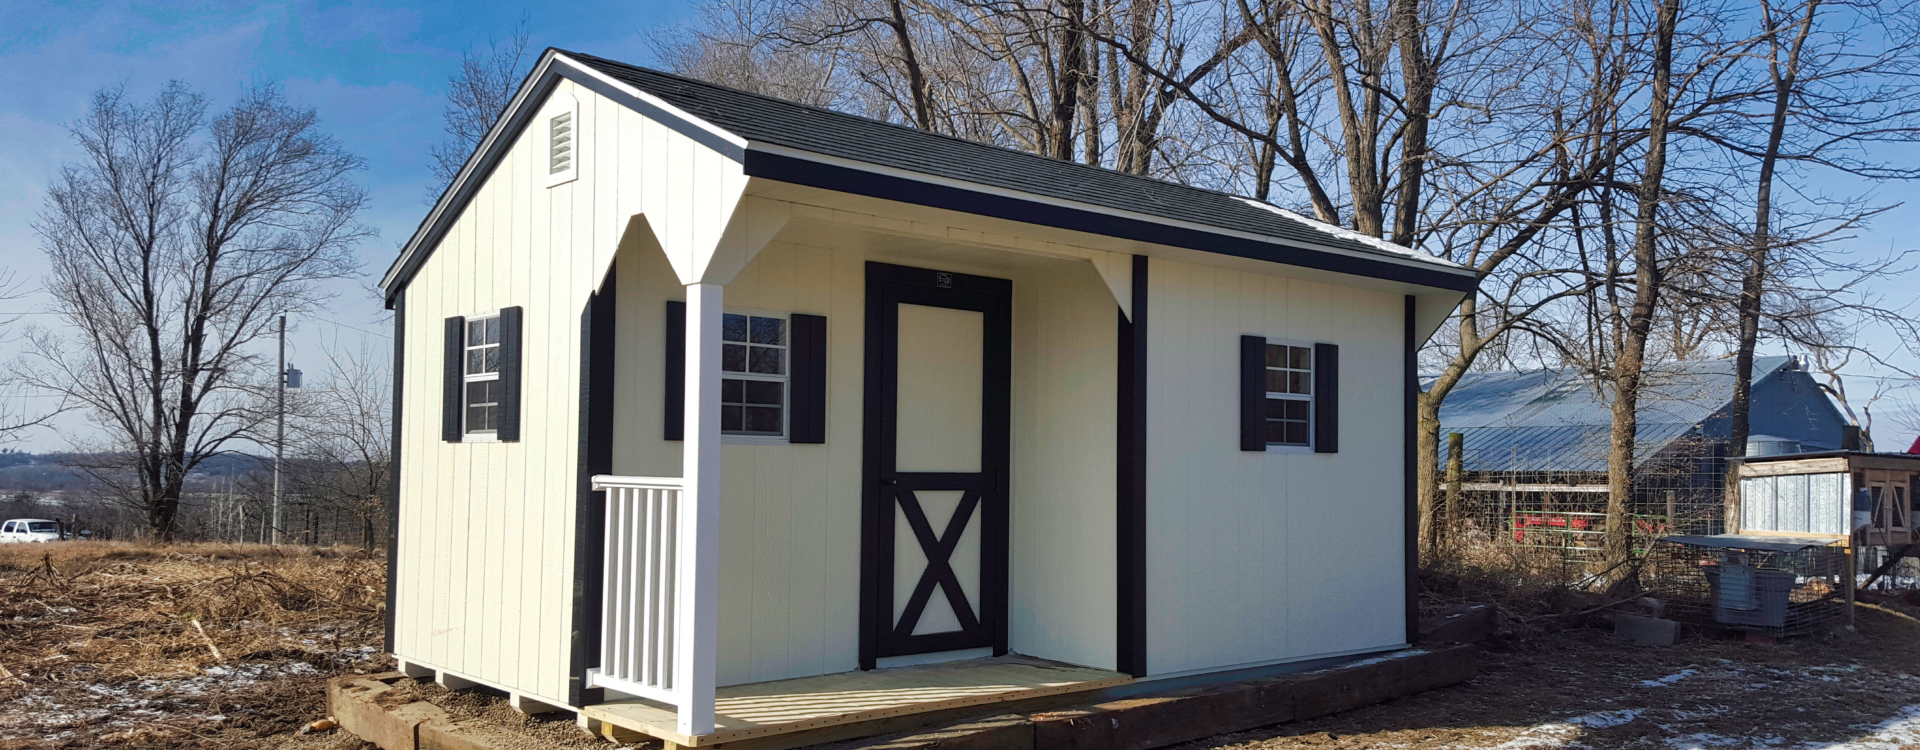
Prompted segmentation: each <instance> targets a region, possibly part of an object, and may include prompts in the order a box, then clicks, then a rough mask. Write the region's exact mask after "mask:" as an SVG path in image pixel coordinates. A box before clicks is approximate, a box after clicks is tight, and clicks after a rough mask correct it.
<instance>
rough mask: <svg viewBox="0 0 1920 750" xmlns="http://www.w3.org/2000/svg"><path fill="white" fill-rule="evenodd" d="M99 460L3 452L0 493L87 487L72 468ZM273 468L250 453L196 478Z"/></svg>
mask: <svg viewBox="0 0 1920 750" xmlns="http://www.w3.org/2000/svg"><path fill="white" fill-rule="evenodd" d="M89 458H92V459H93V460H94V461H97V460H98V459H99V457H98V456H97V454H83V453H29V452H26V451H16V450H11V449H0V491H11V492H62V491H67V490H77V489H81V488H84V487H86V485H87V477H86V475H85V474H82V473H81V472H79V471H78V470H76V469H74V468H72V466H71V464H72V463H75V462H86V461H87V460H88V459H89ZM269 466H271V460H270V459H266V458H261V457H257V456H250V455H246V454H236V455H225V456H216V457H214V458H210V459H208V460H206V461H203V462H201V464H200V466H198V467H196V468H195V469H194V472H193V475H194V476H196V477H202V478H211V477H231V476H242V475H246V474H250V473H253V472H255V471H260V470H263V469H266V468H267V467H269Z"/></svg>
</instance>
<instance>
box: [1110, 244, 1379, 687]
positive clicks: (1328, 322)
mask: <svg viewBox="0 0 1920 750" xmlns="http://www.w3.org/2000/svg"><path fill="white" fill-rule="evenodd" d="M1148 278H1149V283H1150V285H1151V286H1150V292H1149V297H1148V311H1149V314H1148V321H1149V324H1148V326H1149V334H1150V339H1149V342H1148V346H1147V353H1148V354H1147V355H1148V362H1147V378H1148V380H1147V388H1148V394H1147V409H1148V413H1147V565H1148V573H1147V611H1148V615H1147V639H1148V642H1147V662H1148V665H1147V666H1148V671H1149V672H1150V673H1152V674H1169V673H1176V672H1186V671H1190V670H1200V669H1211V668H1219V667H1228V666H1233V665H1241V664H1254V663H1262V662H1273V661H1282V660H1294V659H1305V658H1311V657H1315V656H1320V655H1331V654H1340V653H1350V652H1354V651H1360V650H1367V649H1377V648H1387V647H1392V646H1395V645H1399V644H1401V643H1404V642H1405V633H1404V629H1405V624H1404V623H1405V619H1404V617H1403V614H1402V613H1403V612H1404V610H1405V605H1404V588H1403V587H1402V585H1403V584H1402V582H1403V575H1402V571H1403V559H1404V558H1403V555H1402V545H1401V542H1402V539H1401V537H1402V533H1401V528H1402V526H1401V518H1402V515H1401V514H1402V507H1403V503H1404V485H1403V484H1402V481H1401V480H1402V478H1401V474H1402V473H1403V470H1402V454H1401V442H1402V439H1403V438H1402V435H1403V429H1404V424H1405V422H1404V421H1403V420H1404V415H1403V414H1402V398H1401V394H1402V393H1403V391H1402V390H1401V389H1402V387H1403V383H1402V381H1403V378H1404V376H1403V375H1402V368H1403V354H1404V350H1403V342H1402V316H1403V314H1404V309H1405V308H1404V306H1403V305H1404V303H1403V300H1402V298H1401V297H1399V296H1396V295H1391V294H1385V293H1380V292H1372V291H1365V290H1361V289H1355V288H1351V287H1343V286H1335V285H1330V284H1325V283H1318V282H1310V281H1303V280H1297V279H1291V278H1287V277H1282V276H1265V275H1258V274H1252V273H1246V272H1241V271H1232V270H1225V269H1217V268H1210V267H1207V266H1200V265H1194V264H1189V263H1178V262H1167V261H1160V260H1154V261H1152V263H1151V266H1150V268H1149V271H1148ZM1241 334H1254V335H1262V336H1267V337H1270V338H1287V339H1296V340H1301V341H1317V342H1328V343H1333V344H1338V345H1339V346H1340V452H1339V453H1338V454H1277V453H1276V454H1267V453H1243V452H1241V451H1240V450H1239V429H1240V428H1239V400H1238V394H1239V337H1240V335H1241Z"/></svg>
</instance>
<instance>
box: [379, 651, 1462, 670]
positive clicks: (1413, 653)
mask: <svg viewBox="0 0 1920 750" xmlns="http://www.w3.org/2000/svg"><path fill="white" fill-rule="evenodd" d="M369 648H371V647H369ZM1426 652H1427V650H1426V649H1423V648H1410V649H1406V650H1404V651H1395V652H1393V653H1390V654H1384V655H1381V656H1376V657H1373V658H1371V659H1361V660H1360V661H1352V662H1347V663H1345V664H1335V665H1333V666H1332V667H1331V669H1351V668H1353V667H1364V666H1367V665H1369V664H1379V663H1380V662H1383V661H1393V660H1394V659H1405V658H1407V657H1409V656H1419V655H1421V654H1424V653H1426Z"/></svg>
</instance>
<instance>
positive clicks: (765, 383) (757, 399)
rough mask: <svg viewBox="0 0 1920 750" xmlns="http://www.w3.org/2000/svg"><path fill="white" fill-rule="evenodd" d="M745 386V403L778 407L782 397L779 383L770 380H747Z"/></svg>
mask: <svg viewBox="0 0 1920 750" xmlns="http://www.w3.org/2000/svg"><path fill="white" fill-rule="evenodd" d="M746 386H747V398H746V402H747V403H749V404H773V405H775V406H778V405H780V397H781V395H782V394H781V393H780V391H782V390H783V388H782V387H781V384H780V383H776V382H773V381H770V380H749V381H746Z"/></svg>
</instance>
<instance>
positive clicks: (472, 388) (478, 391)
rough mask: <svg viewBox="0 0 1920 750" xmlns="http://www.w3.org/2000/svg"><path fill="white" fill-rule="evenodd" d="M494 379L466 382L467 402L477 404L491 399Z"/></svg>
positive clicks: (488, 401) (472, 404) (489, 401)
mask: <svg viewBox="0 0 1920 750" xmlns="http://www.w3.org/2000/svg"><path fill="white" fill-rule="evenodd" d="M494 382H496V381H492V380H482V381H479V382H475V383H468V384H467V404H468V405H469V406H477V405H480V404H485V403H491V402H492V401H493V384H494Z"/></svg>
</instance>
